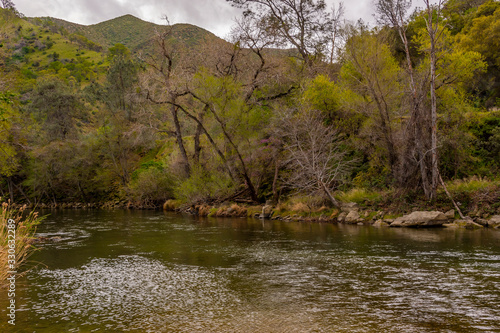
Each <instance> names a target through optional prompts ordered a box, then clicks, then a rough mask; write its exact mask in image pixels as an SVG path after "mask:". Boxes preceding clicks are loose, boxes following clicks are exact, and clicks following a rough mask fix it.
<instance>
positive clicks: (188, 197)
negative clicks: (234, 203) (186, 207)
mask: <svg viewBox="0 0 500 333" xmlns="http://www.w3.org/2000/svg"><path fill="white" fill-rule="evenodd" d="M234 191H235V184H234V183H233V181H232V180H231V178H230V177H229V176H228V175H227V174H225V173H224V172H220V171H217V170H210V171H208V170H207V169H204V168H203V167H200V166H198V167H194V168H193V169H192V171H191V176H190V177H189V178H187V179H186V180H184V181H182V182H181V183H180V184H179V185H178V186H177V187H176V189H175V190H174V195H175V197H176V198H177V199H179V200H181V201H183V202H186V203H190V204H193V203H199V202H208V201H212V200H216V199H220V198H223V197H226V196H228V195H230V194H231V193H233V192H234Z"/></svg>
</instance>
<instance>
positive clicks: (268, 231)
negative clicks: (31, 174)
mask: <svg viewBox="0 0 500 333" xmlns="http://www.w3.org/2000/svg"><path fill="white" fill-rule="evenodd" d="M38 235H39V236H43V237H60V239H58V240H56V241H52V242H45V243H42V244H39V248H40V251H39V252H37V253H36V254H35V255H34V256H33V257H32V258H31V259H32V261H33V262H39V263H40V264H38V266H36V267H35V268H34V269H33V270H32V271H31V272H30V273H29V274H28V275H27V277H25V278H23V279H21V280H19V281H18V282H17V284H18V285H17V307H18V311H17V316H16V326H15V327H12V326H11V325H8V324H7V313H6V304H7V303H6V296H7V295H6V293H5V292H3V294H2V295H0V306H1V310H0V316H1V318H0V332H500V232H499V231H497V230H478V231H469V230H448V229H442V230H441V229H433V230H421V229H417V230H413V229H389V228H380V229H377V228H372V227H361V226H342V225H338V226H337V225H331V224H307V223H293V222H278V221H265V222H263V221H259V220H252V219H250V220H247V219H196V218H194V217H189V216H180V215H175V214H164V213H162V212H151V211H63V212H61V211H58V212H51V215H50V216H49V217H48V218H47V219H46V220H45V222H44V223H43V224H42V225H41V226H40V227H39V228H38Z"/></svg>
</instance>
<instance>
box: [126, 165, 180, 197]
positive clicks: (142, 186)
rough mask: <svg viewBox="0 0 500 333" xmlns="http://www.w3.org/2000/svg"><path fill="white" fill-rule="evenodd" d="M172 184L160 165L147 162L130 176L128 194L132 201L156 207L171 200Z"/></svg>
mask: <svg viewBox="0 0 500 333" xmlns="http://www.w3.org/2000/svg"><path fill="white" fill-rule="evenodd" d="M173 184H174V183H173V181H172V178H171V177H170V175H169V173H168V172H167V170H166V169H165V167H164V165H163V164H162V163H159V162H148V163H144V164H143V165H141V168H140V169H139V170H137V171H135V172H134V173H133V174H132V182H131V183H130V185H129V194H130V196H131V199H132V200H134V201H137V202H141V203H143V204H149V205H154V206H157V205H158V204H163V203H164V202H165V201H166V200H167V199H170V198H172V188H173Z"/></svg>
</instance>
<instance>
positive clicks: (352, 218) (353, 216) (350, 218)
mask: <svg viewBox="0 0 500 333" xmlns="http://www.w3.org/2000/svg"><path fill="white" fill-rule="evenodd" d="M359 220H360V216H359V213H358V211H357V210H351V211H350V212H349V214H347V216H346V217H345V219H344V222H345V223H349V224H354V223H358V222H360V221H359Z"/></svg>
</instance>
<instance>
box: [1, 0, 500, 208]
mask: <svg viewBox="0 0 500 333" xmlns="http://www.w3.org/2000/svg"><path fill="white" fill-rule="evenodd" d="M228 1H229V2H231V3H232V4H233V5H234V6H238V7H240V8H243V9H244V14H243V15H242V16H241V17H240V18H239V19H238V20H237V22H236V23H235V26H234V28H233V30H232V32H231V36H230V38H228V40H227V41H224V40H222V39H219V38H217V37H216V36H214V35H212V34H211V33H209V32H207V31H204V30H203V29H200V28H197V27H193V26H189V25H170V24H169V23H168V21H166V24H165V25H164V26H159V25H154V24H151V23H147V22H143V21H140V20H139V19H136V18H134V17H131V16H124V17H121V18H117V19H115V20H111V21H108V22H103V23H101V24H98V25H94V26H88V27H87V26H79V25H76V24H72V23H69V22H64V21H61V20H57V19H51V18H26V17H23V15H22V14H21V13H19V12H17V11H16V9H15V5H14V4H13V3H12V2H11V1H9V0H3V1H2V6H3V7H4V8H3V9H0V71H1V76H0V196H2V197H4V198H11V199H12V200H13V201H15V202H25V203H32V204H36V203H42V202H43V203H47V204H49V203H50V204H55V203H61V202H86V203H87V202H94V203H103V202H107V201H116V200H126V201H130V202H131V203H132V205H136V206H142V207H154V206H158V205H161V204H163V203H164V202H165V201H166V200H168V199H176V200H179V202H182V203H186V204H195V203H201V202H206V203H213V202H223V201H239V202H266V201H269V200H270V201H272V202H275V203H277V202H279V201H280V200H285V199H286V198H290V197H293V196H304V195H305V196H307V197H308V198H315V200H318V201H321V202H322V204H326V203H327V204H329V205H331V206H338V205H339V200H340V199H339V194H340V193H342V192H344V193H345V192H347V191H349V190H350V189H353V188H357V189H365V190H368V191H388V193H389V192H390V193H393V194H394V195H397V196H398V197H411V196H417V197H420V198H425V200H430V201H432V200H435V199H436V197H437V194H438V193H439V191H440V188H441V187H442V185H443V184H445V183H450V182H451V181H453V180H457V179H465V178H468V177H471V176H476V177H482V179H489V180H495V179H497V178H498V175H499V174H500V110H499V107H500V45H499V41H500V2H498V1H491V0H489V1H485V0H448V1H440V2H439V3H435V2H433V3H426V6H425V7H424V8H417V10H416V11H410V9H409V8H410V3H409V2H408V1H406V0H378V1H377V3H376V7H377V13H376V17H377V25H376V26H368V25H366V24H365V23H364V22H362V21H359V22H356V23H352V22H346V21H345V20H344V17H343V7H342V5H341V4H340V5H339V6H337V7H336V8H333V9H332V8H328V6H326V4H325V3H324V1H321V0H319V1H317V0H293V1H292V0H261V1H257V0H246V1H243V0H228ZM130 26H134V27H136V28H134V29H130Z"/></svg>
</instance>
